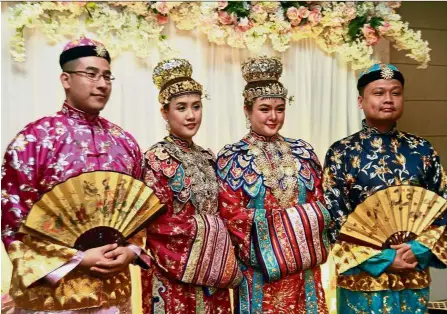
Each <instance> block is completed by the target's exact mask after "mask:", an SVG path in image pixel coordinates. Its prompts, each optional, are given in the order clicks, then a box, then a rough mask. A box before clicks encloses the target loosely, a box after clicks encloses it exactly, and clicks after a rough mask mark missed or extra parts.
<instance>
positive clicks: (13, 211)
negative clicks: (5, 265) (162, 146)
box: [1, 37, 145, 314]
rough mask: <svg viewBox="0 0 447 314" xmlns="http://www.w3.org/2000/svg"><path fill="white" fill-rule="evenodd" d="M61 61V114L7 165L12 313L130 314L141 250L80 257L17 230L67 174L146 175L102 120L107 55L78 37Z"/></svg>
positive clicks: (14, 150) (121, 136)
mask: <svg viewBox="0 0 447 314" xmlns="http://www.w3.org/2000/svg"><path fill="white" fill-rule="evenodd" d="M59 63H60V65H61V67H62V71H63V72H62V74H61V76H60V79H61V82H62V86H63V87H64V89H65V93H66V100H65V102H64V104H63V106H62V110H61V111H59V112H57V113H56V115H53V116H47V117H43V118H41V119H39V120H37V121H35V122H32V123H30V124H28V125H27V126H26V127H25V128H24V129H23V130H22V131H21V132H20V133H19V134H18V135H17V136H16V137H15V138H14V139H13V141H12V142H11V144H10V145H9V146H8V148H7V150H6V154H5V157H4V160H3V166H2V181H1V186H2V197H1V200H2V223H1V225H2V240H3V243H4V244H5V248H6V249H7V251H8V254H9V256H10V258H11V261H12V264H13V274H12V280H11V289H10V294H11V297H12V298H13V299H14V301H15V304H16V312H15V313H21V314H25V313H43V312H51V313H54V312H56V313H64V314H68V313H84V314H85V313H131V304H130V297H131V285H130V274H129V269H128V265H129V263H131V262H133V261H135V260H138V262H139V263H140V264H141V263H142V265H145V263H144V262H142V259H140V258H138V256H139V255H140V253H141V248H140V247H138V246H136V245H128V246H125V247H124V246H120V247H117V245H116V244H111V245H106V246H102V247H99V248H95V249H90V250H86V251H85V252H82V251H77V250H75V249H72V248H69V247H64V246H61V245H57V244H54V243H50V242H48V241H44V240H41V239H37V238H36V237H33V236H30V235H25V234H23V233H20V231H19V228H20V226H21V224H22V223H23V221H24V220H25V219H26V217H27V215H28V213H29V210H30V208H31V207H32V205H33V203H35V202H36V201H38V200H39V198H40V197H41V196H42V194H44V193H45V192H47V191H49V190H51V188H52V187H54V186H55V185H56V184H58V183H60V182H64V181H66V180H67V179H68V178H70V177H73V176H76V175H79V174H81V173H83V172H88V171H95V170H112V171H117V172H122V173H126V174H128V175H132V176H134V177H136V178H139V177H140V174H141V161H142V155H141V152H140V149H139V147H138V144H137V142H136V141H135V139H134V138H133V137H132V136H131V135H130V134H128V133H127V132H125V131H123V130H122V129H121V128H120V127H118V126H117V125H115V124H113V123H111V122H109V121H108V120H106V119H104V118H102V117H100V116H99V113H100V111H101V110H102V109H103V108H104V107H105V105H106V103H107V101H108V100H109V97H110V93H111V91H112V84H111V83H112V81H113V80H114V77H113V75H112V73H111V71H110V56H109V53H108V52H107V50H106V49H105V48H104V46H103V45H102V44H101V43H99V42H96V41H93V40H90V39H88V38H85V37H81V38H80V39H79V40H75V41H72V42H70V43H68V44H67V45H66V46H65V48H64V51H63V52H62V54H61V55H60V60H59ZM54 227H55V226H51V225H49V226H48V228H54ZM141 254H143V253H141ZM141 257H142V258H143V256H141Z"/></svg>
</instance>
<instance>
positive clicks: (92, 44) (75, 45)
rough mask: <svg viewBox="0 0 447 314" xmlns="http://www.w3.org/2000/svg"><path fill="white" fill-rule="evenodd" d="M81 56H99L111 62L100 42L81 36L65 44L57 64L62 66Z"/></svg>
mask: <svg viewBox="0 0 447 314" xmlns="http://www.w3.org/2000/svg"><path fill="white" fill-rule="evenodd" d="M82 57H100V58H104V59H106V60H107V62H108V63H110V62H111V60H110V55H109V52H108V51H107V50H106V48H105V47H104V45H103V44H102V43H100V42H98V41H96V40H93V39H89V38H87V37H85V36H81V38H79V39H76V40H73V41H71V42H69V43H68V44H66V45H65V47H64V50H63V51H62V53H61V55H60V57H59V64H60V66H61V68H62V67H63V65H64V64H65V63H67V62H69V61H72V60H75V59H78V58H82Z"/></svg>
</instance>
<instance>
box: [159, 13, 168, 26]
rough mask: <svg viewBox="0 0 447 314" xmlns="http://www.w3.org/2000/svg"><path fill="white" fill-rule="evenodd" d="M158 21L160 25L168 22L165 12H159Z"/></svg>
mask: <svg viewBox="0 0 447 314" xmlns="http://www.w3.org/2000/svg"><path fill="white" fill-rule="evenodd" d="M157 22H158V25H163V24H166V23H168V17H167V16H166V15H163V14H157Z"/></svg>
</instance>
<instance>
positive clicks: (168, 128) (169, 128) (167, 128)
mask: <svg viewBox="0 0 447 314" xmlns="http://www.w3.org/2000/svg"><path fill="white" fill-rule="evenodd" d="M166 131H168V133H170V132H171V126H170V125H169V121H168V120H166Z"/></svg>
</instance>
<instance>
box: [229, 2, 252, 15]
mask: <svg viewBox="0 0 447 314" xmlns="http://www.w3.org/2000/svg"><path fill="white" fill-rule="evenodd" d="M224 11H226V12H228V13H229V14H231V13H234V14H236V16H237V17H238V18H241V17H242V18H243V17H247V16H248V15H249V14H250V10H249V9H246V8H245V7H244V1H229V2H228V6H227V7H226V8H225V9H224Z"/></svg>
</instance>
